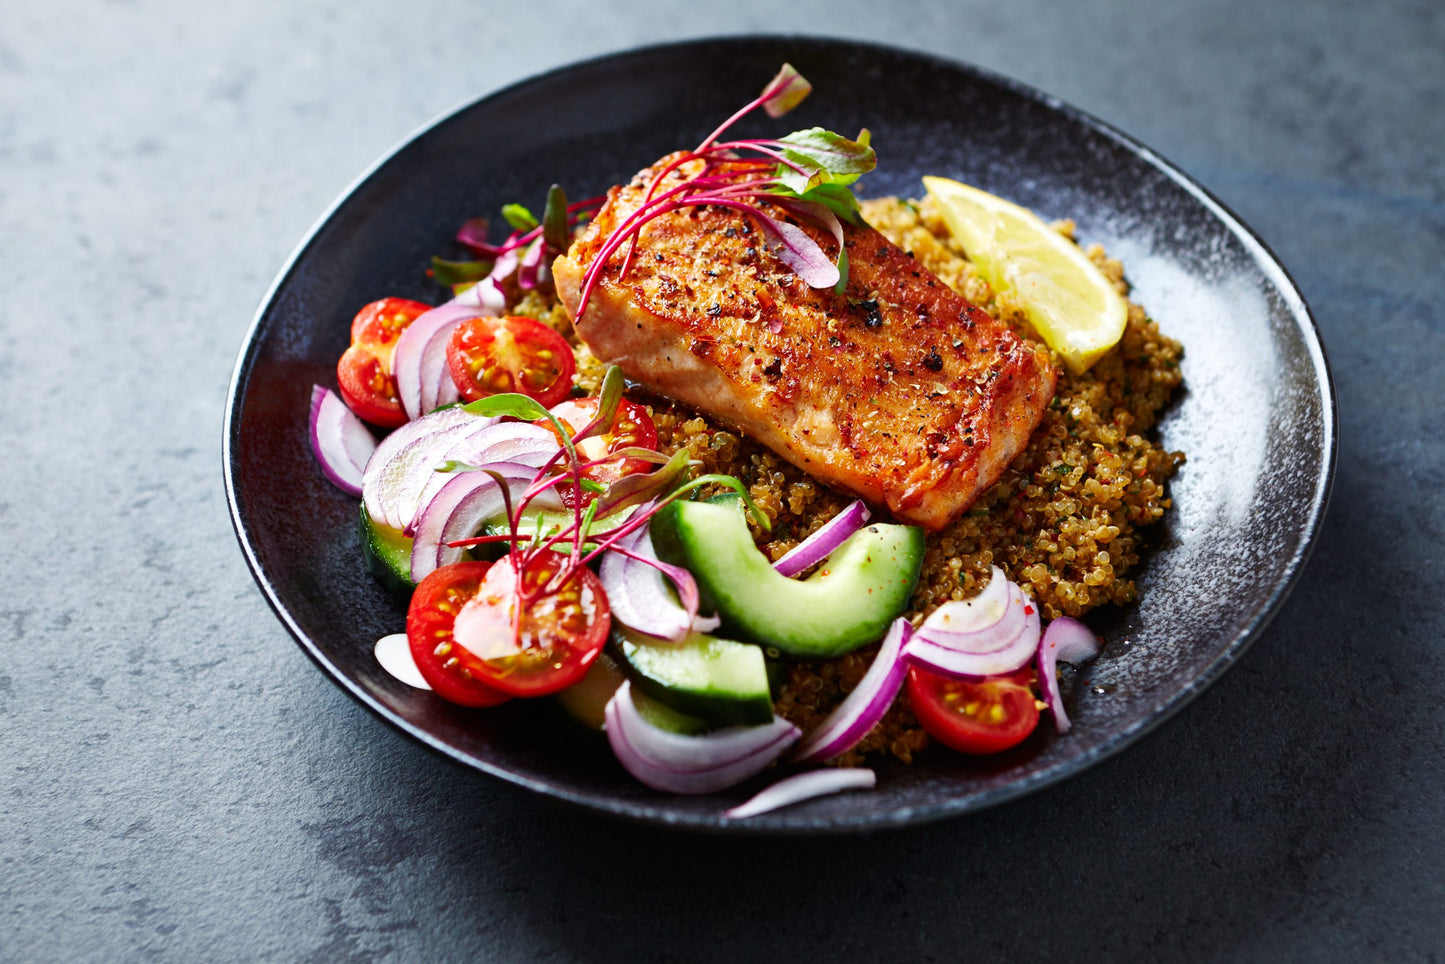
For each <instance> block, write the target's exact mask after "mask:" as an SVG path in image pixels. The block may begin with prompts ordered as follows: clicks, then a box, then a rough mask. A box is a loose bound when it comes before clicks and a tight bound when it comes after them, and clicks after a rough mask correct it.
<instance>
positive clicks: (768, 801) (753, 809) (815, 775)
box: [723, 767, 878, 820]
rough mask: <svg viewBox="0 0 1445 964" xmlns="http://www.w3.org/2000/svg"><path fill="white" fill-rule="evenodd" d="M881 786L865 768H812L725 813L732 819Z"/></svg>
mask: <svg viewBox="0 0 1445 964" xmlns="http://www.w3.org/2000/svg"><path fill="white" fill-rule="evenodd" d="M877 785H878V774H876V773H874V772H873V771H872V770H868V769H864V768H862V767H836V768H835V767H829V768H827V769H823V770H809V771H808V772H807V773H796V774H794V775H793V776H790V777H784V778H783V779H781V780H779V781H778V782H777V783H774V784H773V785H772V786H770V787H767V788H766V789H764V790H762V791H760V792H759V793H758V794H757V795H756V796H754V797H753V798H752V799H751V800H749V801H748V802H747V803H740V804H738V805H737V806H736V807H733V808H732V809H730V810H724V811H723V816H724V817H727V818H728V819H730V820H742V819H744V818H746V817H756V816H757V815H758V814H760V813H768V812H770V811H773V810H779V809H782V808H783V807H791V806H792V805H793V804H795V803H802V802H803V801H804V800H813V799H816V798H818V797H823V796H827V795H828V794H830V793H838V792H839V791H841V790H871V789H873V788H874V787H876V786H877Z"/></svg>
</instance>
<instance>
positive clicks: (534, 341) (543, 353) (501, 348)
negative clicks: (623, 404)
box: [447, 315, 577, 407]
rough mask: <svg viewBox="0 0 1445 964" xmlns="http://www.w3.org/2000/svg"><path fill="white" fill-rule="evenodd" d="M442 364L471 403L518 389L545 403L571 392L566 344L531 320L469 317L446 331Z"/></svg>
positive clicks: (571, 363) (573, 367)
mask: <svg viewBox="0 0 1445 964" xmlns="http://www.w3.org/2000/svg"><path fill="white" fill-rule="evenodd" d="M447 368H448V369H450V370H451V373H452V381H454V382H456V385H457V390H458V391H460V392H461V395H462V397H463V398H465V399H466V400H467V401H469V402H474V401H476V400H477V399H479V398H485V397H486V396H488V395H498V394H501V393H502V392H521V393H522V394H523V395H527V396H530V397H531V398H534V399H536V400H537V401H538V402H541V403H542V404H543V405H546V406H548V407H550V406H552V405H556V404H557V403H558V402H560V401H561V400H562V399H564V398H566V397H567V393H568V392H570V391H571V390H572V376H573V374H575V373H576V371H577V360H576V358H574V357H573V355H572V346H571V345H569V344H567V340H566V339H565V338H563V337H562V336H561V335H559V334H557V332H555V331H553V330H552V329H551V328H548V327H547V326H546V325H544V324H542V323H541V322H540V321H538V320H537V319H535V318H527V317H525V316H522V315H517V316H513V317H508V318H471V319H468V320H467V321H464V322H462V323H461V324H460V325H458V326H457V327H456V330H455V331H453V332H452V339H451V341H450V342H448V343H447Z"/></svg>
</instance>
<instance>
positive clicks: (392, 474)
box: [361, 408, 496, 529]
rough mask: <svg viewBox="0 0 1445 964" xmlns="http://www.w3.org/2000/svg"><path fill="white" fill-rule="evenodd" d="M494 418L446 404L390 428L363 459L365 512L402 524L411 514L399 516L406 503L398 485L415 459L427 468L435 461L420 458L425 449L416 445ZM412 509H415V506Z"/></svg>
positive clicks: (396, 525) (387, 522) (393, 524)
mask: <svg viewBox="0 0 1445 964" xmlns="http://www.w3.org/2000/svg"><path fill="white" fill-rule="evenodd" d="M495 421H496V419H491V418H483V417H482V416H480V415H473V414H472V413H471V412H468V411H467V410H466V409H462V408H449V409H446V410H445V411H441V412H433V413H432V414H431V415H428V416H426V417H425V418H420V419H417V420H416V421H414V422H407V423H406V424H405V425H403V426H401V427H400V428H398V429H396V430H395V431H393V432H392V433H391V434H390V435H388V436H387V437H386V438H384V439H382V440H381V444H380V445H378V446H377V447H376V451H375V452H373V453H371V458H370V459H368V460H367V462H366V472H365V473H364V475H363V476H362V479H361V493H362V498H363V499H364V500H365V501H366V511H367V513H368V514H370V516H371V518H372V519H374V520H375V521H377V522H379V523H381V524H382V525H388V526H391V527H392V528H393V529H402V528H405V527H406V524H407V523H409V522H410V521H411V515H410V514H408V515H407V517H406V518H405V519H403V518H400V516H401V514H402V510H403V509H404V508H405V507H404V506H402V505H400V504H398V499H397V491H396V490H397V487H398V485H399V484H400V483H401V482H402V480H403V479H404V478H405V477H406V476H407V470H408V468H410V467H412V465H413V463H414V462H421V464H423V465H425V466H426V468H427V470H428V471H430V469H431V467H432V465H433V464H434V463H433V462H426V461H425V460H424V459H422V458H421V456H423V455H426V454H428V453H427V451H426V450H425V449H422V448H417V446H418V445H420V444H422V443H426V444H431V442H430V441H429V440H434V439H435V438H436V437H438V436H443V435H445V434H446V433H448V432H452V431H456V430H458V429H461V430H465V431H469V430H473V429H476V428H480V427H482V426H483V425H489V424H491V423H492V422H495ZM443 442H445V440H443ZM412 511H413V512H414V511H415V507H414V506H413V508H412Z"/></svg>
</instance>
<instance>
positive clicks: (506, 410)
mask: <svg viewBox="0 0 1445 964" xmlns="http://www.w3.org/2000/svg"><path fill="white" fill-rule="evenodd" d="M462 407H463V408H465V409H466V410H467V411H469V412H471V413H472V414H473V415H487V416H491V417H493V418H500V417H503V416H510V417H512V418H520V419H522V420H523V421H527V422H535V421H536V420H537V419H539V418H546V417H547V416H548V414H549V413H548V411H547V410H546V409H545V408H543V407H542V406H541V405H540V404H539V403H538V402H537V401H536V400H535V399H532V398H528V397H527V396H526V395H521V394H518V393H517V392H504V393H502V394H500V395H488V396H487V397H486V398H479V399H477V400H476V401H475V402H467V404H466V405H464V406H462Z"/></svg>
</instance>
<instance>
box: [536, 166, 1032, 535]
mask: <svg viewBox="0 0 1445 964" xmlns="http://www.w3.org/2000/svg"><path fill="white" fill-rule="evenodd" d="M668 160H670V159H669V158H664V159H663V160H662V161H659V162H658V165H659V166H660V165H662V164H664V163H665V162H666V161H668ZM656 170H657V167H656V166H655V167H653V168H649V169H647V170H644V171H642V172H640V173H639V174H638V175H637V177H635V178H634V179H633V180H632V181H631V182H630V183H629V184H626V185H622V186H620V187H614V188H613V189H612V190H611V191H610V192H609V193H608V198H607V201H606V203H605V204H604V205H603V207H602V208H601V210H600V211H599V212H598V214H597V216H596V217H595V218H594V219H593V220H592V222H591V224H589V225H588V227H587V229H586V231H585V232H584V233H583V235H582V236H581V237H580V238H578V239H577V240H576V241H575V242H574V243H573V244H572V247H571V249H570V250H569V251H568V252H567V254H565V255H563V256H561V257H559V258H557V260H556V262H555V264H554V265H553V274H554V277H555V279H556V285H557V292H558V294H559V296H560V297H561V299H562V302H563V304H564V305H565V306H566V308H567V310H568V312H569V313H570V314H571V315H572V317H573V321H574V324H575V326H576V329H577V334H578V336H579V337H580V338H581V339H582V340H583V341H584V342H585V343H586V344H587V347H588V348H589V349H590V350H591V351H592V353H593V354H594V355H596V356H597V357H598V358H599V359H600V360H602V361H604V362H609V363H612V364H615V365H618V366H619V367H620V368H621V369H622V372H623V374H625V375H626V376H627V377H628V378H629V379H632V380H633V381H636V382H640V383H641V384H643V385H645V386H647V387H648V388H650V389H652V390H653V391H656V392H658V393H659V394H662V395H665V396H668V397H670V398H674V399H677V400H678V401H680V402H683V403H685V404H687V405H690V406H692V407H693V408H696V409H698V410H699V411H702V412H705V413H707V414H708V415H710V416H713V417H714V418H716V419H718V420H719V421H722V422H724V423H727V424H729V425H731V426H732V427H734V428H736V429H737V430H738V431H740V432H742V433H744V434H746V435H749V436H751V437H753V438H756V439H757V440H759V441H760V442H762V443H763V444H764V445H767V446H768V447H769V448H771V449H772V450H773V451H775V452H777V453H778V455H780V456H782V457H783V458H785V459H787V460H788V461H789V462H791V463H793V464H794V465H796V466H798V467H799V468H800V469H802V470H804V471H805V472H807V473H809V474H810V475H812V476H814V477H815V478H818V479H821V480H822V481H824V482H827V483H830V484H832V485H835V486H838V487H840V488H842V489H846V490H848V491H850V492H853V493H855V494H857V495H859V496H861V497H862V498H864V499H866V500H868V501H870V502H873V503H875V504H882V505H884V506H886V507H887V508H888V510H889V511H890V512H892V513H893V515H894V516H895V517H896V518H898V519H899V520H901V521H904V522H908V523H912V524H915V525H921V526H924V527H926V528H929V529H938V528H942V527H943V526H945V525H947V524H948V523H949V522H950V521H951V520H953V519H954V518H956V517H957V516H958V515H959V514H961V513H962V512H964V511H965V510H967V509H968V507H969V506H970V505H972V504H973V502H974V500H975V499H976V498H977V497H978V495H979V493H981V492H983V491H984V490H985V489H987V488H988V487H989V486H991V485H992V484H993V483H994V482H995V481H996V480H997V479H998V477H999V475H1000V474H1001V473H1002V472H1003V470H1004V468H1005V467H1006V466H1007V465H1008V463H1009V462H1010V461H1012V459H1013V458H1014V457H1015V456H1016V455H1017V454H1018V453H1019V452H1020V451H1022V450H1023V448H1024V446H1025V445H1026V444H1027V442H1028V439H1029V436H1030V434H1031V433H1032V432H1033V430H1034V428H1035V427H1036V426H1037V425H1038V423H1039V420H1040V419H1041V418H1042V416H1043V413H1044V410H1045V408H1046V407H1047V406H1048V404H1049V401H1050V400H1051V399H1052V398H1053V393H1054V384H1055V381H1056V379H1057V372H1056V370H1055V369H1054V366H1053V364H1052V363H1051V362H1050V359H1049V355H1048V351H1047V350H1046V349H1044V348H1043V347H1042V346H1038V345H1034V344H1033V343H1031V342H1028V341H1025V340H1022V339H1020V338H1018V337H1017V336H1016V335H1014V334H1013V332H1012V331H1011V330H1010V329H1009V328H1008V327H1007V326H1005V325H1004V324H1003V323H1001V322H999V321H997V320H996V319H994V318H993V317H992V316H991V315H989V314H988V313H987V312H984V311H982V310H980V309H978V308H976V307H974V306H973V305H971V304H969V303H968V302H967V301H966V300H964V299H963V297H961V296H960V295H958V294H957V293H955V292H954V291H953V290H952V289H951V288H949V287H948V286H947V285H945V284H944V283H943V282H941V281H939V280H938V279H937V278H935V277H934V276H933V275H932V274H931V273H929V272H928V271H927V270H926V269H924V268H923V266H922V265H920V264H919V263H918V262H917V261H916V260H914V258H913V257H912V255H910V254H908V253H907V252H906V251H904V250H902V249H901V248H899V247H898V246H896V245H894V244H893V243H892V242H890V241H889V240H888V239H886V238H885V237H883V235H881V234H879V233H878V232H877V231H875V230H873V229H872V228H871V227H868V226H867V225H866V224H861V223H860V224H858V225H852V224H845V225H844V243H845V244H846V245H847V248H848V261H849V265H850V271H849V276H848V284H847V288H846V290H845V291H844V292H842V293H841V294H838V293H835V292H833V291H832V290H830V289H817V288H810V287H808V286H807V285H806V284H805V283H804V282H803V281H802V280H800V279H799V278H798V277H797V276H796V275H795V274H794V273H793V272H792V270H791V269H789V268H788V267H787V266H786V265H785V264H784V263H783V262H782V261H781V260H779V258H778V257H777V256H775V255H774V254H773V253H772V252H771V251H770V250H769V249H768V246H767V244H766V242H765V238H764V235H763V233H762V232H761V230H760V229H759V228H758V226H757V225H756V224H755V223H753V221H752V219H751V218H749V217H747V216H746V215H744V214H742V213H741V212H738V211H735V210H731V209H723V208H718V207H705V208H689V209H684V210H681V211H676V212H673V213H669V214H665V215H662V216H660V217H657V218H655V219H653V220H652V221H650V222H648V223H647V225H646V226H645V227H644V228H643V230H642V233H641V235H640V237H639V241H638V246H637V251H636V254H635V255H634V257H633V259H632V264H631V266H630V268H629V270H628V272H627V274H626V276H625V277H622V278H619V274H620V272H621V267H622V254H623V253H625V251H626V246H625V245H624V246H623V248H622V249H621V250H620V251H619V252H618V253H617V254H614V255H613V257H612V258H611V260H610V261H609V263H608V265H607V266H606V267H605V268H604V270H603V273H602V277H601V279H600V281H599V283H598V284H597V286H596V288H595V289H594V290H593V292H592V295H591V298H590V301H589V302H588V305H587V310H586V313H585V315H583V316H582V317H581V318H580V319H579V318H578V317H577V307H578V303H579V300H580V296H581V287H582V279H583V275H584V272H585V271H586V270H587V267H588V265H590V264H591V262H592V261H593V259H594V258H595V257H596V256H597V253H598V251H599V250H600V248H601V247H602V245H603V243H604V242H605V240H606V238H607V236H608V235H609V234H610V233H611V232H612V230H613V229H614V228H615V227H616V226H617V225H618V224H620V223H621V222H622V221H623V220H625V219H626V217H627V216H628V215H629V214H631V213H632V212H633V211H635V210H636V209H637V207H638V206H639V205H640V203H641V201H642V198H643V196H644V194H645V192H646V189H647V184H648V183H649V182H650V180H651V178H652V176H653V174H654V173H655V171H656ZM683 172H684V173H686V172H688V167H687V166H686V165H684V167H683ZM673 177H674V178H676V177H677V175H673ZM672 183H675V181H672V180H670V181H669V182H668V184H669V185H670V184H672ZM769 213H771V214H773V215H774V216H776V217H782V216H783V215H784V212H782V211H781V210H777V209H773V210H770V212H769ZM801 226H802V227H803V228H804V230H807V231H808V232H809V233H810V234H811V235H812V236H813V237H814V239H815V240H817V241H818V242H819V244H821V245H822V246H823V249H824V250H825V251H827V252H828V253H829V255H830V256H836V254H837V242H836V241H835V240H833V238H832V236H831V235H829V234H828V233H827V232H824V231H820V230H818V229H817V228H814V227H812V226H809V225H801Z"/></svg>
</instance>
